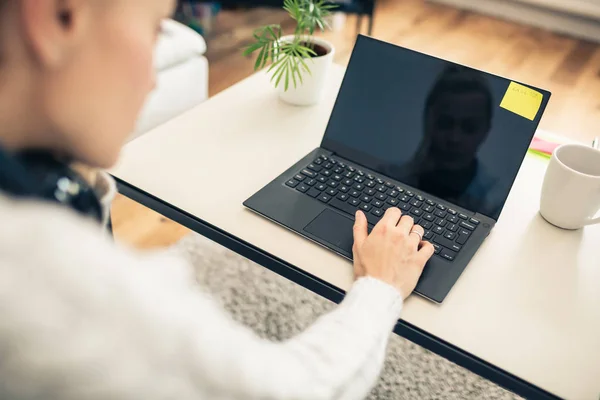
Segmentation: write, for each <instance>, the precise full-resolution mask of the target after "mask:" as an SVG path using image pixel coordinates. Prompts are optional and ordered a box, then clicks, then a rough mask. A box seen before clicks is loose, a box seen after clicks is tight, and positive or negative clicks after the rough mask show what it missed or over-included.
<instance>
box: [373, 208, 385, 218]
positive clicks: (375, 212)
mask: <svg viewBox="0 0 600 400" xmlns="http://www.w3.org/2000/svg"><path fill="white" fill-rule="evenodd" d="M371 214H373V215H375V216H376V217H382V216H383V210H382V209H381V208H375V207H374V208H373V209H372V210H371Z"/></svg>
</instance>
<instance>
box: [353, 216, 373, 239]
mask: <svg viewBox="0 0 600 400" xmlns="http://www.w3.org/2000/svg"><path fill="white" fill-rule="evenodd" d="M352 232H353V234H354V244H355V245H356V246H357V247H361V246H362V244H363V243H364V241H365V240H366V239H367V236H368V235H369V234H368V232H367V217H365V214H363V212H362V211H360V210H358V211H357V212H356V215H355V220H354V228H353V229H352Z"/></svg>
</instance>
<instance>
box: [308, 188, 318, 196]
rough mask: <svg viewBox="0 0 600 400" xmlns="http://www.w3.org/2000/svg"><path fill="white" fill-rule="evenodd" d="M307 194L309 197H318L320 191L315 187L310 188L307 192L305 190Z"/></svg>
mask: <svg viewBox="0 0 600 400" xmlns="http://www.w3.org/2000/svg"><path fill="white" fill-rule="evenodd" d="M306 194H307V195H309V196H310V197H318V196H320V195H321V191H320V190H317V189H315V188H310V189H309V191H308V192H306Z"/></svg>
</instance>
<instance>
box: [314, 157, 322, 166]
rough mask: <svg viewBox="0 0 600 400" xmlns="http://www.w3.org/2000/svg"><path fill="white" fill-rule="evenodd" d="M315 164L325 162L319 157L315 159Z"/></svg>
mask: <svg viewBox="0 0 600 400" xmlns="http://www.w3.org/2000/svg"><path fill="white" fill-rule="evenodd" d="M313 164H317V165H321V164H323V159H321V158H317V159H316V160H315V161H313Z"/></svg>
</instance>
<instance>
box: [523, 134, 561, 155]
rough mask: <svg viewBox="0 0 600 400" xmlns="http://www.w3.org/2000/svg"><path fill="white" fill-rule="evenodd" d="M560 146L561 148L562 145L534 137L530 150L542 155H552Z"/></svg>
mask: <svg viewBox="0 0 600 400" xmlns="http://www.w3.org/2000/svg"><path fill="white" fill-rule="evenodd" d="M558 146H560V143H553V142H549V141H547V140H544V139H540V138H539V137H534V138H533V141H532V142H531V145H530V146H529V148H530V149H531V150H535V151H539V152H540V153H544V154H548V155H552V152H553V151H554V149H556V148H557V147H558Z"/></svg>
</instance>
